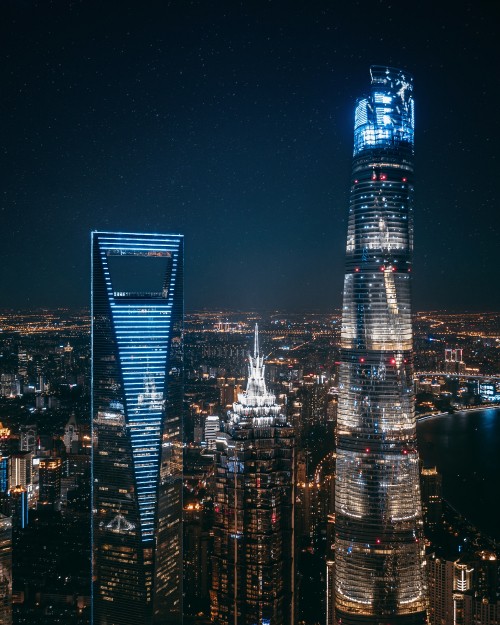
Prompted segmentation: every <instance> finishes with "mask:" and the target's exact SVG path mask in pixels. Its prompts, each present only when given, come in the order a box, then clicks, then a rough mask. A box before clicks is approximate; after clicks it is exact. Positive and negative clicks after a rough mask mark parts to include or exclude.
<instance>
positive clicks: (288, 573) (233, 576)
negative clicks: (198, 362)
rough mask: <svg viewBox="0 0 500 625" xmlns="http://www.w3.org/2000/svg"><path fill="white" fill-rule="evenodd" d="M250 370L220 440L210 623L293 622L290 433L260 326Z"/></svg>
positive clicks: (292, 444)
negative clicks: (267, 373) (271, 382)
mask: <svg viewBox="0 0 500 625" xmlns="http://www.w3.org/2000/svg"><path fill="white" fill-rule="evenodd" d="M248 369H249V373H248V382H247V387H246V391H245V392H243V393H239V395H238V401H237V402H235V403H234V404H233V409H232V411H230V412H229V414H228V417H229V419H228V422H227V424H226V428H225V432H224V434H220V435H219V437H218V439H217V461H216V462H217V463H216V475H215V479H216V484H215V488H216V494H215V502H214V506H215V523H214V556H213V558H212V589H211V592H210V598H211V615H212V621H213V622H214V623H217V624H218V625H284V624H285V625H293V623H294V620H295V617H294V605H295V597H294V575H295V562H294V535H293V515H294V499H295V497H294V447H295V442H294V432H293V428H292V427H291V426H290V425H289V423H288V422H287V420H286V417H285V416H284V415H283V414H282V413H281V406H279V405H278V404H277V403H276V399H275V396H274V395H273V394H272V393H271V392H269V391H268V390H267V388H266V383H265V380H264V357H263V356H261V355H260V352H259V343H258V334H257V327H256V329H255V347H254V353H253V356H250V355H249V368H248Z"/></svg>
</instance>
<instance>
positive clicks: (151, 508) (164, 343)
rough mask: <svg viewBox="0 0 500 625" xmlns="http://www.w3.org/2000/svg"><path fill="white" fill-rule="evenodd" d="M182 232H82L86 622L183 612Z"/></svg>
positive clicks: (147, 619)
mask: <svg viewBox="0 0 500 625" xmlns="http://www.w3.org/2000/svg"><path fill="white" fill-rule="evenodd" d="M182 324H183V237H182V236H180V235H168V234H123V233H112V232H93V233H92V438H93V451H92V453H93V457H92V477H93V489H92V499H93V501H92V508H93V530H92V531H93V578H94V588H93V623H94V625H137V624H138V623H141V625H150V624H152V623H161V624H162V625H164V624H168V623H180V622H181V618H182V533H181V519H182V436H181V435H182V432H181V425H182V380H183V329H182Z"/></svg>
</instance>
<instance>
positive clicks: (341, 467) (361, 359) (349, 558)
mask: <svg viewBox="0 0 500 625" xmlns="http://www.w3.org/2000/svg"><path fill="white" fill-rule="evenodd" d="M413 106H414V103H413V80H412V78H411V76H409V75H408V74H406V73H405V72H403V71H401V70H399V69H393V68H390V67H385V66H384V67H380V66H373V67H371V88H370V92H369V94H368V95H367V96H366V97H363V98H361V99H359V100H358V101H357V104H356V110H355V121H354V159H353V167H352V187H351V200H350V209H349V222H348V233H347V252H346V254H347V258H346V275H345V281H344V302H343V314H342V338H341V342H342V343H341V349H342V353H341V364H340V374H339V375H340V379H339V382H340V384H339V387H340V393H339V403H338V425H337V481H336V491H335V510H336V515H335V519H336V539H335V584H334V585H335V622H336V623H339V624H340V623H341V624H342V625H362V624H363V623H364V624H366V625H368V624H370V625H373V624H377V625H378V624H379V623H383V625H423V624H424V623H426V578H425V569H424V545H423V541H422V540H421V537H422V513H421V503H420V486H419V462H418V453H417V449H416V433H415V413H414V397H413V363H412V322H411V301H410V278H411V257H412V247H413V226H412V219H413V216H412V196H413V133H414V112H413Z"/></svg>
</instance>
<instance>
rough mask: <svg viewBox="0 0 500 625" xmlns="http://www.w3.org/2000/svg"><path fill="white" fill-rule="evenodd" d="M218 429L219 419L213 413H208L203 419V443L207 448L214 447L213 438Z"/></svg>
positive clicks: (215, 436)
mask: <svg viewBox="0 0 500 625" xmlns="http://www.w3.org/2000/svg"><path fill="white" fill-rule="evenodd" d="M219 430H220V419H219V417H217V416H215V415H208V416H207V418H206V419H205V443H206V445H207V448H208V449H215V439H216V438H217V434H218V433H219Z"/></svg>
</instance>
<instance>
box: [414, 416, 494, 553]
mask: <svg viewBox="0 0 500 625" xmlns="http://www.w3.org/2000/svg"><path fill="white" fill-rule="evenodd" d="M444 417H451V418H444ZM417 437H418V445H419V451H420V457H421V459H422V461H423V462H424V464H425V466H436V467H437V469H438V471H439V472H440V473H441V475H442V476H443V496H444V499H445V500H446V501H447V502H448V503H449V505H450V507H451V508H453V509H454V511H455V512H456V514H457V515H459V516H460V517H462V519H463V521H464V522H466V523H467V524H469V525H470V526H471V528H474V529H475V530H477V533H479V534H482V535H483V536H486V535H487V536H489V537H491V540H492V541H495V543H496V544H498V543H499V542H500V525H499V523H498V519H499V518H500V497H499V484H500V455H499V454H498V451H499V449H500V407H499V406H498V405H488V406H484V405H483V406H477V407H473V408H468V409H464V410H460V411H457V412H454V413H448V412H439V413H432V414H426V415H421V416H419V417H418V418H417Z"/></svg>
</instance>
